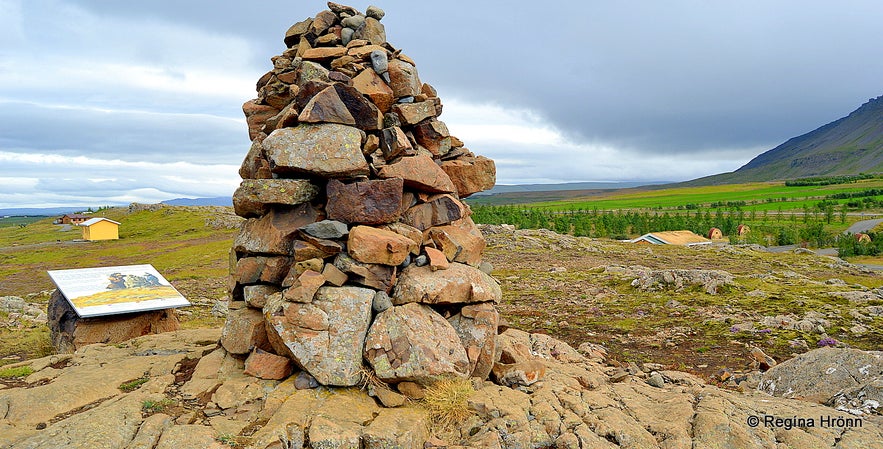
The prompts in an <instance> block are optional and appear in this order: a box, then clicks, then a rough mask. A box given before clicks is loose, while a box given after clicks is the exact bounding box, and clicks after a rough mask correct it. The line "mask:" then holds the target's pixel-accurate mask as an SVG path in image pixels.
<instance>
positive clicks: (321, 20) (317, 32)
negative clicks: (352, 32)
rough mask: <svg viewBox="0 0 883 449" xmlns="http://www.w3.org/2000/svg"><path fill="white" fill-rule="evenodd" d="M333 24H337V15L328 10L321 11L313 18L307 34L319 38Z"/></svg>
mask: <svg viewBox="0 0 883 449" xmlns="http://www.w3.org/2000/svg"><path fill="white" fill-rule="evenodd" d="M335 23H337V14H334V13H333V12H331V11H329V10H324V11H321V12H319V14H316V17H315V18H313V23H311V24H310V26H309V32H310V33H312V34H313V35H314V36H321V35H322V34H324V33H325V31H327V30H328V29H329V28H331V25H334V24H335Z"/></svg>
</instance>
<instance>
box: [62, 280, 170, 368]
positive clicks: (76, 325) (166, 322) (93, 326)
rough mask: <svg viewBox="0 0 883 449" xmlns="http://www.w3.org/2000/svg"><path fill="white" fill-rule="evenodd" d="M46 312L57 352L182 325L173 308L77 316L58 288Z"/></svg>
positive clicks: (123, 339) (157, 332) (119, 341)
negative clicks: (97, 315) (90, 316)
mask: <svg viewBox="0 0 883 449" xmlns="http://www.w3.org/2000/svg"><path fill="white" fill-rule="evenodd" d="M47 315H48V317H49V336H50V338H51V339H52V345H53V346H54V347H55V350H56V351H58V352H59V353H71V352H74V351H76V350H77V349H79V348H81V347H83V346H85V345H89V344H92V343H107V344H114V343H121V342H124V341H126V340H130V339H132V338H136V337H140V336H142V335H148V334H160V333H163V332H170V331H175V330H178V329H180V328H181V325H180V323H179V322H178V315H177V314H176V313H175V309H165V310H153V311H149V312H136V313H126V314H120V315H110V316H103V317H95V318H80V317H79V316H78V315H77V313H76V312H74V309H73V307H71V305H70V303H69V302H68V301H67V299H65V297H64V296H63V295H62V294H61V293H60V292H59V291H58V290H56V291H55V292H54V293H52V298H50V300H49V307H48V310H47Z"/></svg>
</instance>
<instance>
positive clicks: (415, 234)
mask: <svg viewBox="0 0 883 449" xmlns="http://www.w3.org/2000/svg"><path fill="white" fill-rule="evenodd" d="M380 228H381V229H386V230H387V231H392V232H395V233H396V234H398V235H401V236H403V237H407V238H409V239H411V240H412V241H414V242H416V243H417V245H418V246H417V248H416V250H415V251H414V252H413V253H412V254H414V255H415V256H416V255H417V254H420V246H422V245H423V232H421V231H420V230H419V229H417V228H415V227H413V226H408V225H406V224H404V223H402V222H400V221H397V222H395V223H390V224H387V225H383V226H381V227H380Z"/></svg>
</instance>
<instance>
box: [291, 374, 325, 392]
mask: <svg viewBox="0 0 883 449" xmlns="http://www.w3.org/2000/svg"><path fill="white" fill-rule="evenodd" d="M318 387H319V382H318V381H316V378H315V377H313V376H311V375H310V373H308V372H306V371H301V372H299V373H298V374H297V377H295V379H294V388H297V389H298V390H312V389H313V388H318Z"/></svg>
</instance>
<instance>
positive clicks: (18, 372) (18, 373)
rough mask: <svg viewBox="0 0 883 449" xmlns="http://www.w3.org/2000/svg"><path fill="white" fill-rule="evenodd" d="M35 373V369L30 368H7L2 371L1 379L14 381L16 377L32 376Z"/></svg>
mask: <svg viewBox="0 0 883 449" xmlns="http://www.w3.org/2000/svg"><path fill="white" fill-rule="evenodd" d="M33 373H34V369H33V368H31V367H30V366H19V367H18V368H7V369H3V370H0V379H13V378H16V377H25V376H30V375H31V374H33Z"/></svg>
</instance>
